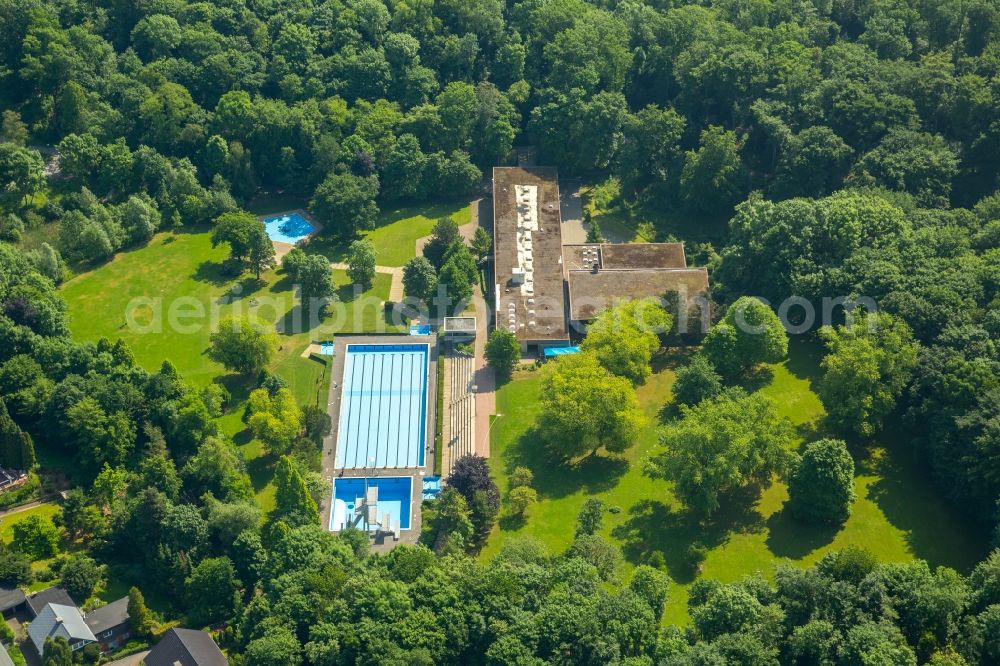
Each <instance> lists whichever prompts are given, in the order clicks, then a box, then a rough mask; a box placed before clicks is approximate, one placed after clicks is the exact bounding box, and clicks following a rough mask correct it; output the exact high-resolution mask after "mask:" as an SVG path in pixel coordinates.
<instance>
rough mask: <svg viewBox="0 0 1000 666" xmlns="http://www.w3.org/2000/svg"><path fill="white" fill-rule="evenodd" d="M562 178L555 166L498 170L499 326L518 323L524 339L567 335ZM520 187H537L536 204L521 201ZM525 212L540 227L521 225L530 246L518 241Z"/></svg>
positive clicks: (495, 253) (495, 239)
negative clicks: (560, 204) (526, 227)
mask: <svg viewBox="0 0 1000 666" xmlns="http://www.w3.org/2000/svg"><path fill="white" fill-rule="evenodd" d="M558 178H559V172H558V170H557V169H555V168H554V167H531V168H521V167H495V168H494V169H493V259H494V262H493V265H494V270H495V271H496V287H495V288H496V307H497V326H498V327H504V328H507V329H508V330H511V328H510V327H511V326H513V333H514V334H515V335H516V336H517V338H518V340H520V341H521V342H522V343H528V342H548V341H555V340H566V339H568V334H567V331H566V299H565V295H564V291H563V265H562V230H561V229H560V225H561V224H562V220H561V218H560V215H559V183H558ZM518 186H527V187H529V188H535V189H533V190H531V192H532V195H533V199H532V200H533V201H534V205H533V206H532V205H531V204H528V203H525V202H524V201H522V202H521V203H520V204H519V202H518V201H517V188H518ZM519 206H520V209H519ZM525 215H527V216H532V217H533V219H534V225H535V227H536V228H534V229H530V230H525V229H522V230H521V233H522V235H523V237H525V238H529V239H530V250H525V247H524V243H523V242H522V243H521V245H520V247H519V242H518V232H519V229H518V227H519V220H523V219H524V216H525ZM528 259H530V262H529V261H528ZM521 271H524V273H523V275H522V274H521ZM515 272H517V273H518V274H519V275H518V281H515ZM527 281H530V282H531V288H530V289H528V288H527V285H526V282H527ZM512 318H513V320H512Z"/></svg>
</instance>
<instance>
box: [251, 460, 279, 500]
mask: <svg viewBox="0 0 1000 666" xmlns="http://www.w3.org/2000/svg"><path fill="white" fill-rule="evenodd" d="M275 462H276V459H275V458H274V456H272V455H271V454H269V453H264V454H261V455H259V456H257V457H256V458H251V459H250V460H248V461H247V475H249V477H250V484H251V485H252V486H253V491H254V492H255V493H259V492H260V491H261V490H263V489H264V488H265V487H266V486H267V484H268V483H270V481H271V478H272V477H273V476H274V463H275Z"/></svg>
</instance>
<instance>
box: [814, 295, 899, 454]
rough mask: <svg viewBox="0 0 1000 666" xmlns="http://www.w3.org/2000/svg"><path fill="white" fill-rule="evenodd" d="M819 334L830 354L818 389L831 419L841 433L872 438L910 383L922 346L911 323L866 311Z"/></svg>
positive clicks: (824, 361) (824, 365) (824, 362)
mask: <svg viewBox="0 0 1000 666" xmlns="http://www.w3.org/2000/svg"><path fill="white" fill-rule="evenodd" d="M820 335H821V336H822V337H823V339H824V341H825V342H826V347H827V350H828V352H829V353H828V354H827V356H826V357H824V359H823V363H822V366H823V377H822V379H821V380H820V382H819V385H818V386H817V391H816V392H817V393H818V394H819V397H820V400H822V401H823V406H824V407H825V408H826V412H827V418H829V420H830V422H831V424H832V425H833V426H834V427H835V428H836V429H837V430H839V431H840V432H844V433H849V434H855V435H859V436H861V437H870V436H871V435H872V434H874V433H875V432H876V431H877V430H878V429H879V428H880V427H881V425H882V420H883V419H884V418H885V417H886V416H887V415H888V414H889V412H891V411H892V409H893V408H894V407H895V405H896V399H897V398H898V397H899V396H900V394H901V393H902V392H903V389H904V388H906V386H907V384H909V381H910V377H911V376H912V374H913V369H914V368H915V367H916V364H917V349H918V345H917V343H916V342H914V341H913V335H912V333H910V329H909V327H908V326H907V325H906V323H905V322H903V321H902V320H900V319H898V318H896V317H893V316H892V315H889V314H886V313H878V314H866V315H862V316H860V317H858V318H857V319H856V320H855V321H854V322H853V324H852V325H851V326H839V327H837V328H836V329H834V328H830V327H826V328H823V329H821V332H820Z"/></svg>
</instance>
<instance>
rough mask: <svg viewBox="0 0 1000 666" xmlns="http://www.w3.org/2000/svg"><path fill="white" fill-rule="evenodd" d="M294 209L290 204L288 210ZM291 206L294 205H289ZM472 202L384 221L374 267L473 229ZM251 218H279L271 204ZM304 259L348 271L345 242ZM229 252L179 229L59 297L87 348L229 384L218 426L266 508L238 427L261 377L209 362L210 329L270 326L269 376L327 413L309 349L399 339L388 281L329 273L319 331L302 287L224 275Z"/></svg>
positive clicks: (268, 487) (266, 471)
mask: <svg viewBox="0 0 1000 666" xmlns="http://www.w3.org/2000/svg"><path fill="white" fill-rule="evenodd" d="M281 203H283V204H287V205H289V206H290V203H289V202H281ZM292 207H294V206H292ZM469 211H470V208H469V206H468V205H467V204H437V205H433V206H425V207H419V208H410V209H400V210H393V211H387V212H384V213H383V214H382V215H381V216H380V218H379V221H378V223H377V225H376V228H375V229H374V230H372V231H370V232H367V234H366V236H368V237H370V238H371V239H372V241H373V243H374V244H375V247H376V261H377V262H378V263H379V265H388V266H400V265H402V264H403V263H405V262H406V261H407V260H408V259H409V258H411V257H413V256H415V254H416V251H415V246H416V241H417V239H418V238H421V237H423V236H427V235H429V234H430V231H431V228H432V227H433V225H434V222H435V221H436V220H437V219H438V218H440V217H444V216H452V217H454V218H455V219H456V221H458V222H459V223H460V224H465V223H468V222H469V221H470V212H469ZM255 212H258V213H260V214H266V213H270V212H274V205H273V204H268V203H267V202H264V203H263V204H261V205H260V206H259V207H256V208H255ZM306 251H307V252H310V253H312V252H318V253H321V254H323V255H325V256H327V257H328V258H330V259H331V261H341V260H342V258H343V256H344V253H345V250H344V245H343V244H336V243H332V242H330V241H328V240H326V239H323V238H317V239H315V240H314V241H312V242H310V243H309V244H308V245H307V246H306ZM227 256H228V248H227V247H226V246H225V245H220V246H217V247H212V242H211V234H210V229H208V228H199V229H192V230H189V229H181V230H178V231H173V232H162V233H159V234H157V235H156V236H155V237H154V238H153V239H152V240H151V241H150V242H149V243H148V244H147V245H146V246H144V247H141V248H138V249H135V250H130V251H127V252H121V253H119V254H118V255H116V256H115V257H114V258H113V259H112V260H110V261H108V262H107V263H104V264H102V265H100V266H97V267H95V268H92V269H90V270H86V271H82V272H78V273H77V274H76V275H75V276H74V277H73V278H72V279H71V280H69V281H68V282H66V283H65V285H64V286H63V287H62V289H61V293H62V296H63V298H64V299H65V300H66V302H67V305H68V308H69V320H70V330H71V332H72V334H73V337H74V338H75V339H77V340H80V341H87V342H96V341H97V340H99V339H101V338H102V337H103V338H108V339H109V340H112V341H113V340H117V339H121V340H124V341H125V342H126V343H128V345H129V346H130V347H131V349H132V352H133V354H134V355H135V357H136V360H137V361H138V362H139V364H140V365H142V366H143V367H144V368H146V369H147V370H149V371H155V370H157V369H158V368H159V367H160V365H161V364H162V363H163V362H164V361H169V362H170V363H172V364H173V365H174V366H175V367H176V368H177V370H178V371H179V372H180V373H181V375H182V376H183V377H184V378H185V380H187V381H188V382H190V383H192V384H194V385H196V386H205V385H208V384H210V383H212V382H218V383H221V384H223V385H224V386H225V387H226V389H227V390H228V391H229V392H230V394H231V395H232V400H231V401H230V404H229V405H228V406H227V409H226V413H225V414H224V415H223V416H222V417H221V419H220V426H221V428H222V431H223V432H224V433H225V434H226V435H228V436H230V437H232V438H233V440H234V441H235V442H236V443H237V444H238V445H239V446H240V448H241V450H242V451H243V454H244V457H245V458H246V460H247V464H248V470H249V472H250V476H251V479H252V480H253V482H254V486H255V489H256V491H257V494H258V500H259V501H260V503H261V505H262V506H263V507H264V509H265V510H268V509H270V508H271V507H272V506H273V493H274V487H273V484H271V477H272V471H273V470H272V467H273V464H274V461H273V460H271V459H270V458H269V457H267V456H266V455H265V454H264V452H263V449H262V447H261V446H260V443H259V442H255V441H252V440H251V439H250V436H249V433H248V432H247V431H246V430H245V426H244V423H243V421H242V417H243V411H244V405H245V401H246V398H247V396H248V395H249V392H250V390H251V389H252V388H253V387H254V386H255V385H256V380H257V378H256V377H243V376H239V375H235V374H232V373H229V372H228V371H227V370H226V369H225V368H223V367H222V366H221V365H220V364H218V363H216V362H215V361H213V360H211V359H210V358H209V357H208V354H207V352H208V348H209V338H210V335H211V331H212V328H213V325H216V324H217V323H218V322H219V321H221V320H224V319H226V318H227V317H232V316H249V317H251V319H252V320H253V321H256V322H258V323H259V324H261V325H262V326H264V327H265V328H273V330H274V332H275V333H276V336H277V341H278V347H277V350H276V352H275V354H274V357H273V359H272V361H271V363H270V365H269V367H268V370H269V371H270V372H272V373H274V374H276V375H278V376H279V377H281V378H282V379H283V380H284V381H285V382H286V383H287V384H288V386H289V388H290V389H291V390H292V392H293V393H294V394H295V396H296V399H297V400H298V401H299V403H300V405H307V404H322V401H323V400H325V395H326V391H327V388H328V386H329V381H330V377H329V366H328V363H327V362H326V360H325V359H324V358H323V357H320V356H317V355H315V354H314V355H309V354H306V355H305V356H303V352H304V351H305V350H306V349H307V347H308V346H309V345H310V344H311V343H312V342H314V341H317V340H326V339H330V338H332V337H333V336H335V335H337V334H342V333H367V332H377V331H384V332H398V331H400V330H402V329H401V328H400V327H399V326H398V325H395V323H394V322H393V321H392V320H391V318H390V317H387V316H386V311H385V309H384V307H383V304H384V302H385V301H387V300H388V298H389V291H390V287H391V283H392V276H391V275H389V274H387V273H378V274H376V276H375V280H374V282H373V284H372V286H371V288H370V289H368V290H366V291H362V290H360V289H359V288H358V287H356V286H355V285H353V284H352V283H351V280H350V278H349V277H348V275H347V273H346V271H344V270H338V269H333V271H332V272H333V279H334V283H335V284H336V285H337V298H338V301H339V302H338V303H337V304H336V305H334V306H333V307H332V308H331V311H330V315H329V317H327V318H326V319H324V320H323V321H321V322H316V321H313V322H311V321H310V320H309V318H308V317H306V316H303V315H302V312H301V309H300V307H299V305H298V297H297V295H296V293H295V285H293V284H292V281H291V280H290V279H289V278H288V277H287V276H286V275H285V273H284V271H282V270H281V268H280V266H279V267H278V268H275V269H272V270H269V271H267V272H265V273H263V274H262V275H261V278H260V280H257V279H256V277H255V276H254V275H252V274H250V273H243V274H242V275H239V276H232V275H227V274H226V273H225V272H224V271H223V261H224V260H225V258H226V257H227Z"/></svg>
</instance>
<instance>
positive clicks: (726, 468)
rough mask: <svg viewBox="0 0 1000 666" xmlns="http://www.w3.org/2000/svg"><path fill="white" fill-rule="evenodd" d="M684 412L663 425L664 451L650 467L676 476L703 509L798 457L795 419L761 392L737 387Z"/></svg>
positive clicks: (686, 498) (658, 474)
mask: <svg viewBox="0 0 1000 666" xmlns="http://www.w3.org/2000/svg"><path fill="white" fill-rule="evenodd" d="M681 414H682V416H681V418H680V420H678V421H676V422H674V423H671V424H669V425H667V426H665V427H664V428H663V430H662V431H661V433H660V443H661V445H662V446H663V448H664V451H663V452H662V453H658V454H656V455H655V456H653V457H652V458H650V460H649V462H648V464H647V467H646V472H647V474H649V475H650V476H652V477H654V478H663V479H667V480H669V481H673V483H674V492H675V493H676V494H677V496H678V497H679V498H680V499H681V501H683V502H684V503H685V504H686V505H688V506H689V507H691V508H692V509H694V510H696V511H698V512H699V513H702V514H704V515H711V514H712V513H713V512H714V511H715V510H716V509H718V508H719V503H720V497H721V495H722V494H723V493H726V492H728V491H732V490H736V489H738V488H745V487H747V486H750V485H754V484H758V485H766V484H767V483H768V482H769V481H770V479H771V476H772V475H773V474H775V473H784V472H785V471H786V470H787V468H788V466H789V463H790V462H791V460H792V455H791V453H790V452H789V449H790V447H791V444H792V441H793V438H794V431H793V429H792V425H791V423H789V422H788V420H787V419H784V418H782V419H779V418H778V417H777V416H776V415H775V413H774V407H773V405H772V404H771V402H770V401H769V400H768V399H767V398H765V397H763V396H761V395H759V394H752V395H746V394H744V393H742V392H741V391H739V390H734V391H732V392H730V393H724V394H722V395H721V396H719V397H718V398H716V399H715V400H706V401H704V402H701V403H699V404H697V405H695V406H694V407H682V408H681Z"/></svg>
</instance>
